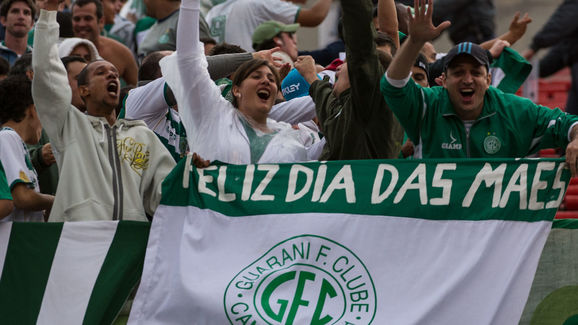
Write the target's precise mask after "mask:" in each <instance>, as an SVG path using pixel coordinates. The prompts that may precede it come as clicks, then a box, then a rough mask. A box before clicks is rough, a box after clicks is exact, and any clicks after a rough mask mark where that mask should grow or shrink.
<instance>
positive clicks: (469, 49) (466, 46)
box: [458, 42, 472, 54]
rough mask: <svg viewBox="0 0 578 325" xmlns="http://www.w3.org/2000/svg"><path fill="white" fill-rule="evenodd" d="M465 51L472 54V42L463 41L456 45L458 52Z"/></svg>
mask: <svg viewBox="0 0 578 325" xmlns="http://www.w3.org/2000/svg"><path fill="white" fill-rule="evenodd" d="M461 53H467V54H472V43H471V42H465V43H461V44H459V45H458V54H461Z"/></svg>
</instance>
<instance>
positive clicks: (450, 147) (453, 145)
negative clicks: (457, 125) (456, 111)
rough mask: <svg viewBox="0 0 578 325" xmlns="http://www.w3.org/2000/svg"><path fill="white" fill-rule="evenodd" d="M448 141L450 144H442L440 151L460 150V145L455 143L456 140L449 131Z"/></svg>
mask: <svg viewBox="0 0 578 325" xmlns="http://www.w3.org/2000/svg"><path fill="white" fill-rule="evenodd" d="M450 139H451V142H449V143H448V142H444V143H442V149H446V150H462V144H461V143H456V142H457V141H458V140H457V139H456V138H455V137H454V135H453V132H452V131H450Z"/></svg>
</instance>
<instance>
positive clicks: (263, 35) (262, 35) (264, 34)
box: [253, 20, 300, 47]
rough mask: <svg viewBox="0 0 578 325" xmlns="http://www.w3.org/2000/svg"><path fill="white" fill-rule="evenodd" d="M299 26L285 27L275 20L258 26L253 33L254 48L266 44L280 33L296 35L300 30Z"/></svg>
mask: <svg viewBox="0 0 578 325" xmlns="http://www.w3.org/2000/svg"><path fill="white" fill-rule="evenodd" d="M299 26H300V25H299V24H290V25H285V24H283V23H280V22H278V21H275V20H269V21H266V22H264V23H262V24H261V25H259V26H257V28H256V29H255V31H254V32H253V47H257V45H259V44H261V43H263V42H265V41H266V40H270V39H273V37H275V36H277V35H278V34H279V33H282V32H286V33H295V32H296V31H297V29H299Z"/></svg>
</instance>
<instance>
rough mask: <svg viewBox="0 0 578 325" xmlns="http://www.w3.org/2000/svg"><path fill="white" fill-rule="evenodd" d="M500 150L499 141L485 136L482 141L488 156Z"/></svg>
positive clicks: (500, 144) (493, 137) (496, 138)
mask: <svg viewBox="0 0 578 325" xmlns="http://www.w3.org/2000/svg"><path fill="white" fill-rule="evenodd" d="M500 148H502V141H500V139H498V137H496V136H495V135H490V136H487V137H486V138H485V139H484V150H485V151H486V152H487V153H489V154H490V155H493V154H495V153H497V152H498V151H500Z"/></svg>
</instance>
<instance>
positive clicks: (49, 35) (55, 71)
mask: <svg viewBox="0 0 578 325" xmlns="http://www.w3.org/2000/svg"><path fill="white" fill-rule="evenodd" d="M57 7H58V0H49V1H47V3H46V9H47V10H44V9H43V10H40V17H39V19H38V22H37V23H36V29H35V35H36V37H34V50H33V51H32V69H33V71H34V80H32V97H33V98H34V104H35V105H36V109H37V110H38V116H39V117H40V121H41V122H42V127H43V128H44V129H45V130H46V133H47V134H48V137H49V138H50V142H51V143H52V145H53V146H54V147H55V148H56V149H57V150H61V149H62V145H63V141H64V140H65V139H63V138H62V132H61V130H62V128H63V127H64V123H65V121H66V115H67V113H68V112H69V110H70V109H71V104H70V101H71V98H72V92H71V90H70V86H69V84H68V77H67V74H66V69H65V68H64V65H63V64H62V62H61V61H60V58H59V56H58V31H59V26H58V23H57V22H56V12H57V11H56V9H57Z"/></svg>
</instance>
